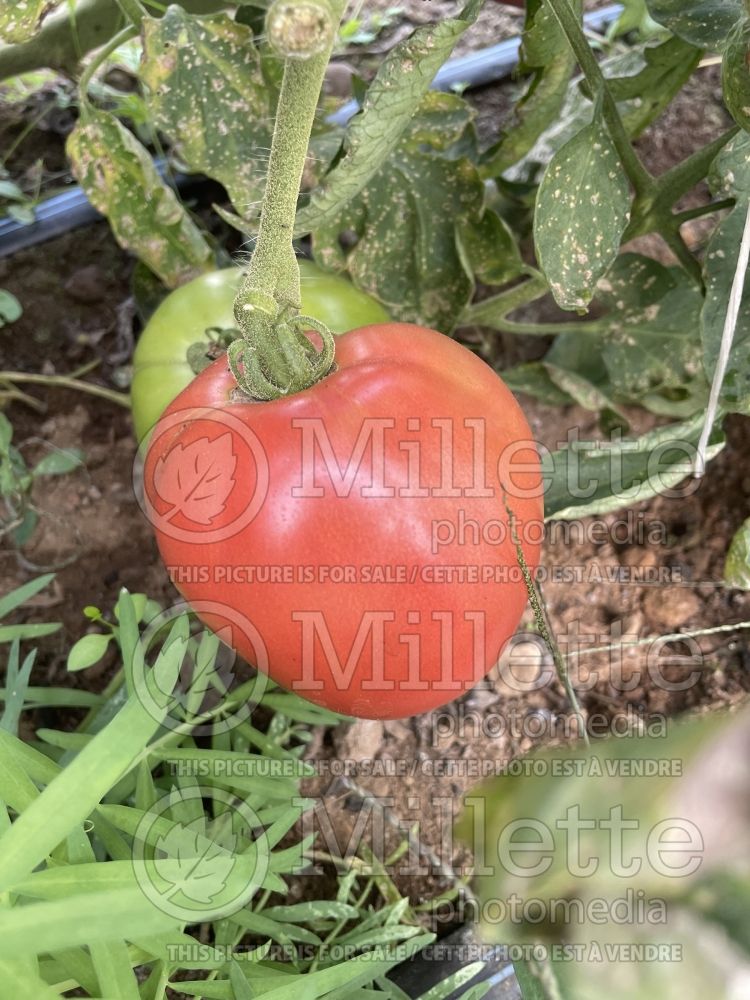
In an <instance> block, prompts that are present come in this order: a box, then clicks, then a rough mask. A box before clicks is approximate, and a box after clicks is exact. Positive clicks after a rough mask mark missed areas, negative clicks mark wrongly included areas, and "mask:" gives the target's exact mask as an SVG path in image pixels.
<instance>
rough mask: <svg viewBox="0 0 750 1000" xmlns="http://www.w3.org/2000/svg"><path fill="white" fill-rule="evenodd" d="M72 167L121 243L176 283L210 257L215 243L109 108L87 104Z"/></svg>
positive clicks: (73, 141)
mask: <svg viewBox="0 0 750 1000" xmlns="http://www.w3.org/2000/svg"><path fill="white" fill-rule="evenodd" d="M66 149H67V153H68V157H69V158H70V161H71V167H72V169H73V173H74V174H75V176H76V179H77V180H78V182H79V184H80V185H81V187H82V188H83V189H84V191H85V192H86V196H87V197H88V199H89V201H90V202H91V204H92V205H93V206H94V207H95V208H96V209H98V210H99V211H100V212H102V213H103V214H104V215H106V216H107V218H108V219H109V224H110V226H111V227H112V231H113V233H114V235H115V237H116V239H117V241H118V243H119V244H120V245H121V246H123V247H125V248H126V249H127V250H132V251H133V253H135V254H137V256H139V257H140V258H141V260H142V261H143V262H144V263H145V264H147V265H148V267H150V268H151V270H152V271H154V272H156V274H158V275H159V277H160V278H161V280H162V281H163V282H164V284H165V285H168V286H169V287H170V288H174V287H175V286H176V285H179V284H181V283H182V282H184V281H187V280H188V279H189V278H191V277H194V276H195V275H196V274H198V273H200V272H201V271H204V270H206V268H207V267H208V266H209V264H210V263H211V257H212V254H211V249H210V247H209V246H208V244H207V243H206V241H205V239H204V238H203V234H202V233H201V231H200V230H199V229H198V227H197V226H196V225H195V223H194V222H193V220H192V219H191V218H190V216H189V215H188V213H187V212H186V210H185V209H184V207H183V206H182V204H181V203H180V201H179V199H178V198H177V196H176V195H175V193H174V191H172V189H171V188H169V187H168V186H167V185H166V184H165V183H164V181H163V180H162V179H161V177H160V176H159V174H158V173H157V171H156V167H155V166H154V164H153V162H152V160H151V157H150V156H149V155H148V153H147V152H146V150H145V149H144V148H143V146H142V145H141V144H140V143H139V142H138V140H137V139H136V138H135V136H134V135H133V134H132V133H131V132H129V131H128V130H127V129H126V128H124V127H123V126H122V125H121V124H120V122H119V121H118V120H117V119H116V118H115V117H114V115H111V114H109V113H108V112H106V111H92V110H86V111H85V112H84V113H83V114H82V115H81V118H80V120H79V122H78V124H77V125H76V127H75V128H74V129H73V131H72V132H71V133H70V135H69V137H68V141H67V145H66Z"/></svg>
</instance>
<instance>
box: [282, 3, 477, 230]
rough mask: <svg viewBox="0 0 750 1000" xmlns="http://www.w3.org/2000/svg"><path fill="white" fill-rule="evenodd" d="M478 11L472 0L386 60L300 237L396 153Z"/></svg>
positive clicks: (302, 220) (307, 211)
mask: <svg viewBox="0 0 750 1000" xmlns="http://www.w3.org/2000/svg"><path fill="white" fill-rule="evenodd" d="M479 7H480V4H479V3H478V2H477V0H470V2H469V3H468V4H467V5H466V7H465V8H464V10H463V11H462V14H461V16H460V17H458V18H452V19H450V20H447V21H441V22H440V23H439V24H437V25H428V26H425V27H424V28H420V29H418V30H417V31H415V32H414V34H413V36H412V37H411V38H409V39H407V40H406V41H405V42H402V43H401V44H400V45H398V46H396V48H395V49H393V51H392V52H390V53H389V54H388V56H387V57H386V58H385V59H384V60H383V62H382V64H381V66H380V67H379V69H378V72H377V74H376V75H375V78H374V80H373V81H372V83H371V84H370V86H369V87H368V88H367V94H366V96H365V101H364V104H363V107H362V111H361V113H360V115H359V116H357V118H355V119H354V121H353V122H352V124H351V125H350V127H349V132H348V135H347V139H346V143H345V153H344V156H343V157H342V158H341V160H340V161H339V162H338V163H337V164H336V166H335V168H334V169H333V170H332V171H331V173H330V174H329V175H328V176H327V177H326V180H325V183H324V184H323V185H322V186H321V187H320V188H319V189H318V190H317V191H315V192H313V195H312V198H311V200H310V204H309V205H308V206H306V207H305V208H304V209H303V210H302V211H301V212H300V213H299V215H298V219H297V229H298V231H299V232H300V233H307V232H310V231H315V230H319V229H320V228H321V227H324V226H326V225H328V224H330V222H331V221H332V219H334V218H335V217H336V216H337V215H338V214H339V213H340V212H341V210H342V209H344V210H347V209H348V208H349V203H350V202H351V201H352V200H353V199H354V198H355V197H356V196H357V195H359V194H360V193H361V192H363V191H364V189H365V188H366V186H367V185H368V183H369V182H370V181H371V180H373V178H375V177H376V175H377V174H378V171H379V170H380V169H381V168H382V167H384V166H385V165H386V163H387V160H388V158H389V156H390V155H391V154H392V153H395V152H397V146H398V144H399V142H400V140H401V139H402V136H403V134H404V132H405V131H407V130H408V129H409V127H410V123H411V118H412V116H413V115H414V112H415V111H416V109H417V108H418V107H419V105H420V102H421V101H422V99H423V98H424V96H425V94H426V93H427V90H428V88H429V85H430V83H431V82H432V78H433V77H434V75H435V73H436V72H437V71H438V69H439V68H440V66H441V64H442V63H443V62H444V61H445V59H446V58H447V56H448V55H449V54H450V51H451V49H452V48H453V46H454V45H455V43H456V41H457V40H458V39H459V38H460V37H461V35H462V34H463V32H464V31H465V30H466V29H467V28H468V27H469V25H470V24H471V23H472V22H473V21H474V20H475V19H476V16H477V13H478V11H479ZM424 180H425V181H428V178H424ZM389 200H391V201H393V200H394V199H389Z"/></svg>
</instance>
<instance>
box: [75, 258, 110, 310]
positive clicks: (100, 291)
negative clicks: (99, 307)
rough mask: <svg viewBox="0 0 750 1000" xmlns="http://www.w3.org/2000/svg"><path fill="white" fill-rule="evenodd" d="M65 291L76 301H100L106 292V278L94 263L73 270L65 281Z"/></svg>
mask: <svg viewBox="0 0 750 1000" xmlns="http://www.w3.org/2000/svg"><path fill="white" fill-rule="evenodd" d="M64 287H65V291H66V292H67V293H68V295H69V296H70V297H71V298H72V299H75V300H76V302H84V303H92V302H101V300H102V299H103V298H104V297H105V295H106V293H107V279H106V277H105V275H104V272H103V271H102V269H101V268H100V267H97V265H96V264H89V265H88V267H81V268H79V269H78V270H77V271H74V272H73V273H72V274H71V276H70V277H69V278H68V280H67V281H66V282H65V286H64Z"/></svg>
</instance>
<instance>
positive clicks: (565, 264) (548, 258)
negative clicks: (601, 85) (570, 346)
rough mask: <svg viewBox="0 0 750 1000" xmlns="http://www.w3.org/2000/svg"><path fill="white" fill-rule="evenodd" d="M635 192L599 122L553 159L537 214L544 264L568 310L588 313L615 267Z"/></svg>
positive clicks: (536, 236) (538, 248) (539, 254)
mask: <svg viewBox="0 0 750 1000" xmlns="http://www.w3.org/2000/svg"><path fill="white" fill-rule="evenodd" d="M629 217H630V193H629V187H628V182H627V179H626V177H625V175H624V173H623V170H622V167H621V165H620V161H619V159H618V157H617V152H616V150H615V148H614V145H613V144H612V140H611V139H610V137H609V134H608V133H607V131H606V129H605V128H604V126H603V125H602V124H601V123H600V122H598V121H593V122H592V123H591V124H590V125H587V126H586V127H585V128H583V129H581V131H580V132H579V133H578V134H577V135H575V136H574V137H573V138H572V139H570V140H569V141H568V142H567V143H565V145H564V146H563V147H562V148H561V149H560V150H558V152H557V153H556V154H555V155H554V156H553V158H552V160H551V161H550V163H549V166H548V167H547V170H546V172H545V174H544V177H543V178H542V183H541V185H540V187H539V194H538V196H537V202H536V211H535V215H534V242H535V245H536V251H537V257H538V259H539V264H540V266H541V268H542V270H543V272H544V274H545V277H546V278H547V280H548V282H549V285H550V289H551V291H552V294H553V295H554V297H555V299H556V301H557V303H558V305H559V306H561V307H562V308H563V309H578V310H583V309H585V308H586V307H587V306H588V304H589V302H590V301H591V299H592V298H593V295H594V292H595V290H596V283H597V281H598V280H599V278H601V277H602V275H604V274H605V273H606V272H607V270H608V269H609V267H610V266H611V264H612V263H613V262H614V260H615V258H616V256H617V251H618V250H619V247H620V241H621V238H622V234H623V232H624V231H625V227H626V225H627V223H628V219H629Z"/></svg>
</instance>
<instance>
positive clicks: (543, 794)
mask: <svg viewBox="0 0 750 1000" xmlns="http://www.w3.org/2000/svg"><path fill="white" fill-rule="evenodd" d="M749 726H750V717H748V714H747V712H744V713H742V714H740V715H739V716H732V715H724V716H714V717H712V718H706V717H702V718H700V719H694V720H692V721H690V722H683V723H681V724H680V723H678V724H673V725H672V726H671V727H670V730H669V732H668V734H667V736H666V737H656V736H650V737H649V736H632V737H624V738H619V739H617V738H611V739H608V740H603V741H597V742H595V743H594V744H593V745H592V746H591V747H590V749H583V748H581V747H577V748H572V749H571V748H567V749H559V750H554V751H549V752H543V753H535V754H534V765H535V766H534V767H533V769H532V768H528V769H527V770H523V769H521V770H519V772H518V773H517V774H512V775H504V776H502V777H499V778H495V779H493V780H492V781H491V782H489V783H486V784H485V785H484V786H483V787H481V788H480V789H479V790H477V791H476V792H474V793H472V794H471V795H470V796H469V797H468V799H467V809H466V812H465V814H464V816H463V817H462V820H461V823H460V825H459V833H460V835H461V836H462V837H463V838H464V840H466V841H467V842H469V843H470V844H471V845H472V848H473V849H474V850H475V852H476V854H477V858H476V865H477V870H478V871H479V872H481V874H480V875H479V876H478V878H477V880H476V881H477V888H478V892H479V896H480V899H481V900H482V902H484V903H487V904H490V902H491V901H493V900H495V901H497V900H509V899H512V898H520V899H521V900H522V901H531V900H533V901H534V905H533V908H532V907H530V908H529V910H528V914H529V916H528V919H527V918H526V915H525V912H524V911H521V912H522V913H524V915H523V916H522V917H519V918H518V919H512V918H511V916H510V908H509V907H508V908H506V912H507V913H508V916H507V918H506V919H505V920H501V921H497V920H487V921H486V922H485V923H484V924H483V932H484V935H485V936H486V938H487V939H488V940H491V941H495V942H497V943H502V944H506V945H507V944H513V943H524V942H533V943H535V944H539V945H541V946H542V948H541V949H540V953H539V955H538V958H536V959H535V960H534V961H533V962H530V963H528V964H527V965H524V966H522V967H520V968H518V972H519V979H520V981H521V985H522V988H523V996H524V1000H525V998H526V997H532V998H536V997H539V998H543V1000H551V998H553V997H563V998H568V997H570V998H571V1000H573V998H575V1000H579V998H589V997H592V998H593V997H596V996H601V995H603V994H605V993H606V995H607V996H609V997H612V998H616V1000H625V998H628V1000H651V998H652V997H655V996H659V997H664V998H665V1000H678V998H680V997H684V996H687V995H689V996H693V995H696V993H699V992H701V991H703V990H714V991H718V992H719V994H720V995H725V994H726V993H727V991H728V989H729V985H728V984H729V983H730V982H732V981H733V979H734V977H735V976H739V975H741V974H742V972H741V970H742V968H743V966H744V965H746V963H747V959H748V955H749V954H750V939H748V935H747V920H746V917H747V906H748V884H747V872H746V870H745V862H746V858H747V851H748V849H750V843H748V828H747V824H746V823H743V820H742V819H741V816H742V810H743V808H744V806H743V803H744V802H745V801H746V797H747V792H748V790H749V789H750V772H749V771H748V769H747V766H746V762H745V761H744V759H743V761H742V763H739V762H738V758H737V749H738V747H740V746H742V745H744V741H746V739H747V735H748V727H749ZM740 756H741V755H740ZM660 762H661V763H662V764H663V763H664V762H671V765H670V766H668V767H663V768H661V770H659V766H658V765H659V763H660ZM708 762H710V764H709V763H708ZM654 764H656V765H657V767H656V769H655V770H654V768H653V765H654ZM735 765H736V767H737V769H736V771H735V772H734V773H735V781H734V784H733V794H727V795H726V796H723V797H722V798H721V800H720V803H719V802H718V801H717V798H716V797H715V796H711V797H709V798H708V799H707V798H706V792H707V788H706V784H705V782H706V778H707V776H708V774H712V775H713V776H714V777H717V776H719V775H720V774H722V773H725V772H724V771H723V768H724V767H730V768H732V767H734V766H735ZM649 768H650V769H651V772H652V773H649ZM646 775H648V776H646ZM676 817H677V818H676ZM620 821H622V825H620ZM613 824H614V825H613ZM670 824H675V825H676V826H677V829H678V830H679V833H677V834H673V835H671V836H670V837H668V838H664V839H662V840H661V843H662V844H665V843H666V842H667V841H668V840H671V841H672V842H673V843H674V841H675V840H676V839H678V838H679V839H680V840H681V846H682V847H685V846H686V844H687V837H688V836H689V835H690V832H691V830H692V831H693V834H692V836H693V838H695V836H696V834H695V831H696V830H697V831H700V835H701V836H700V847H698V848H696V850H695V852H694V853H693V854H692V857H693V858H694V859H695V858H697V860H698V863H697V864H695V861H694V862H693V863H692V864H688V859H689V858H690V857H691V855H690V854H689V853H684V854H681V855H680V859H679V862H677V863H674V862H675V858H674V856H672V857H671V858H670V860H669V862H668V863H667V862H665V863H662V861H663V859H664V855H661V856H657V854H655V852H654V849H653V844H654V840H655V838H656V839H658V837H657V834H658V832H659V830H660V829H662V828H663V827H664V826H669V825H670ZM689 824H690V825H689ZM727 824H729V825H730V826H731V828H732V829H733V830H735V831H736V837H735V839H734V840H733V842H732V843H731V845H730V846H728V847H727V848H726V849H718V850H717V841H716V840H715V835H716V833H717V832H718V831H719V830H721V829H723V828H725V827H726V826H727ZM660 825H661V826H660ZM480 831H481V833H482V836H478V833H479V832H480ZM704 836H705V840H704V839H703V838H704ZM514 842H515V844H516V845H522V846H519V848H518V850H517V851H516V850H514ZM693 843H694V844H695V843H696V841H695V839H693ZM523 845H527V846H526V849H525V850H524V853H523V854H521V850H522V849H523ZM649 845H650V846H649ZM678 867H682V869H683V870H682V873H681V874H680V875H678V874H677V869H678ZM629 893H631V894H632V895H633V898H636V897H638V896H640V898H641V899H642V900H643V901H644V909H643V915H642V916H639V911H638V910H637V908H636V907H635V906H634V905H633V904H632V903H631V904H630V906H631V909H630V911H628V912H630V914H631V916H630V918H629V919H619V918H617V919H613V918H605V919H602V914H606V913H609V912H612V913H614V912H615V911H614V910H610V908H611V907H612V906H613V905H614V904H615V901H617V900H621V903H620V904H619V905H620V907H623V904H624V905H625V906H627V905H628V904H627V902H626V901H627V898H628V894H629ZM486 912H487V913H489V912H492V913H493V914H495V913H497V912H498V911H497V910H495V909H494V907H493V908H492V909H490V908H489V906H488V909H487V910H486ZM624 912H625V909H623V908H621V909H620V913H624ZM647 912H648V914H649V915H650V917H651V918H650V919H649V916H648V915H647ZM717 931H720V932H722V933H723V934H726V935H728V936H729V937H730V938H731V940H732V942H733V943H734V945H735V948H731V949H725V948H723V947H718V946H717V947H713V948H699V947H696V942H698V941H701V940H708V939H710V940H712V941H714V942H717V945H718V942H719V940H720V938H721V935H720V934H717V933H716V932H717ZM667 942H669V943H670V944H672V945H674V946H675V949H676V948H680V949H681V951H680V952H676V951H675V954H679V955H680V956H681V957H680V960H672V961H665V960H661V961H658V960H657V961H633V959H632V956H633V951H632V949H633V947H634V946H635V947H639V946H640V947H644V946H645V947H648V946H649V945H651V946H654V945H658V944H665V943H667ZM555 948H557V949H558V950H557V952H555ZM564 948H566V949H567V951H563V950H562V949H564ZM576 949H578V950H577V951H576ZM576 956H577V957H576Z"/></svg>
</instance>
